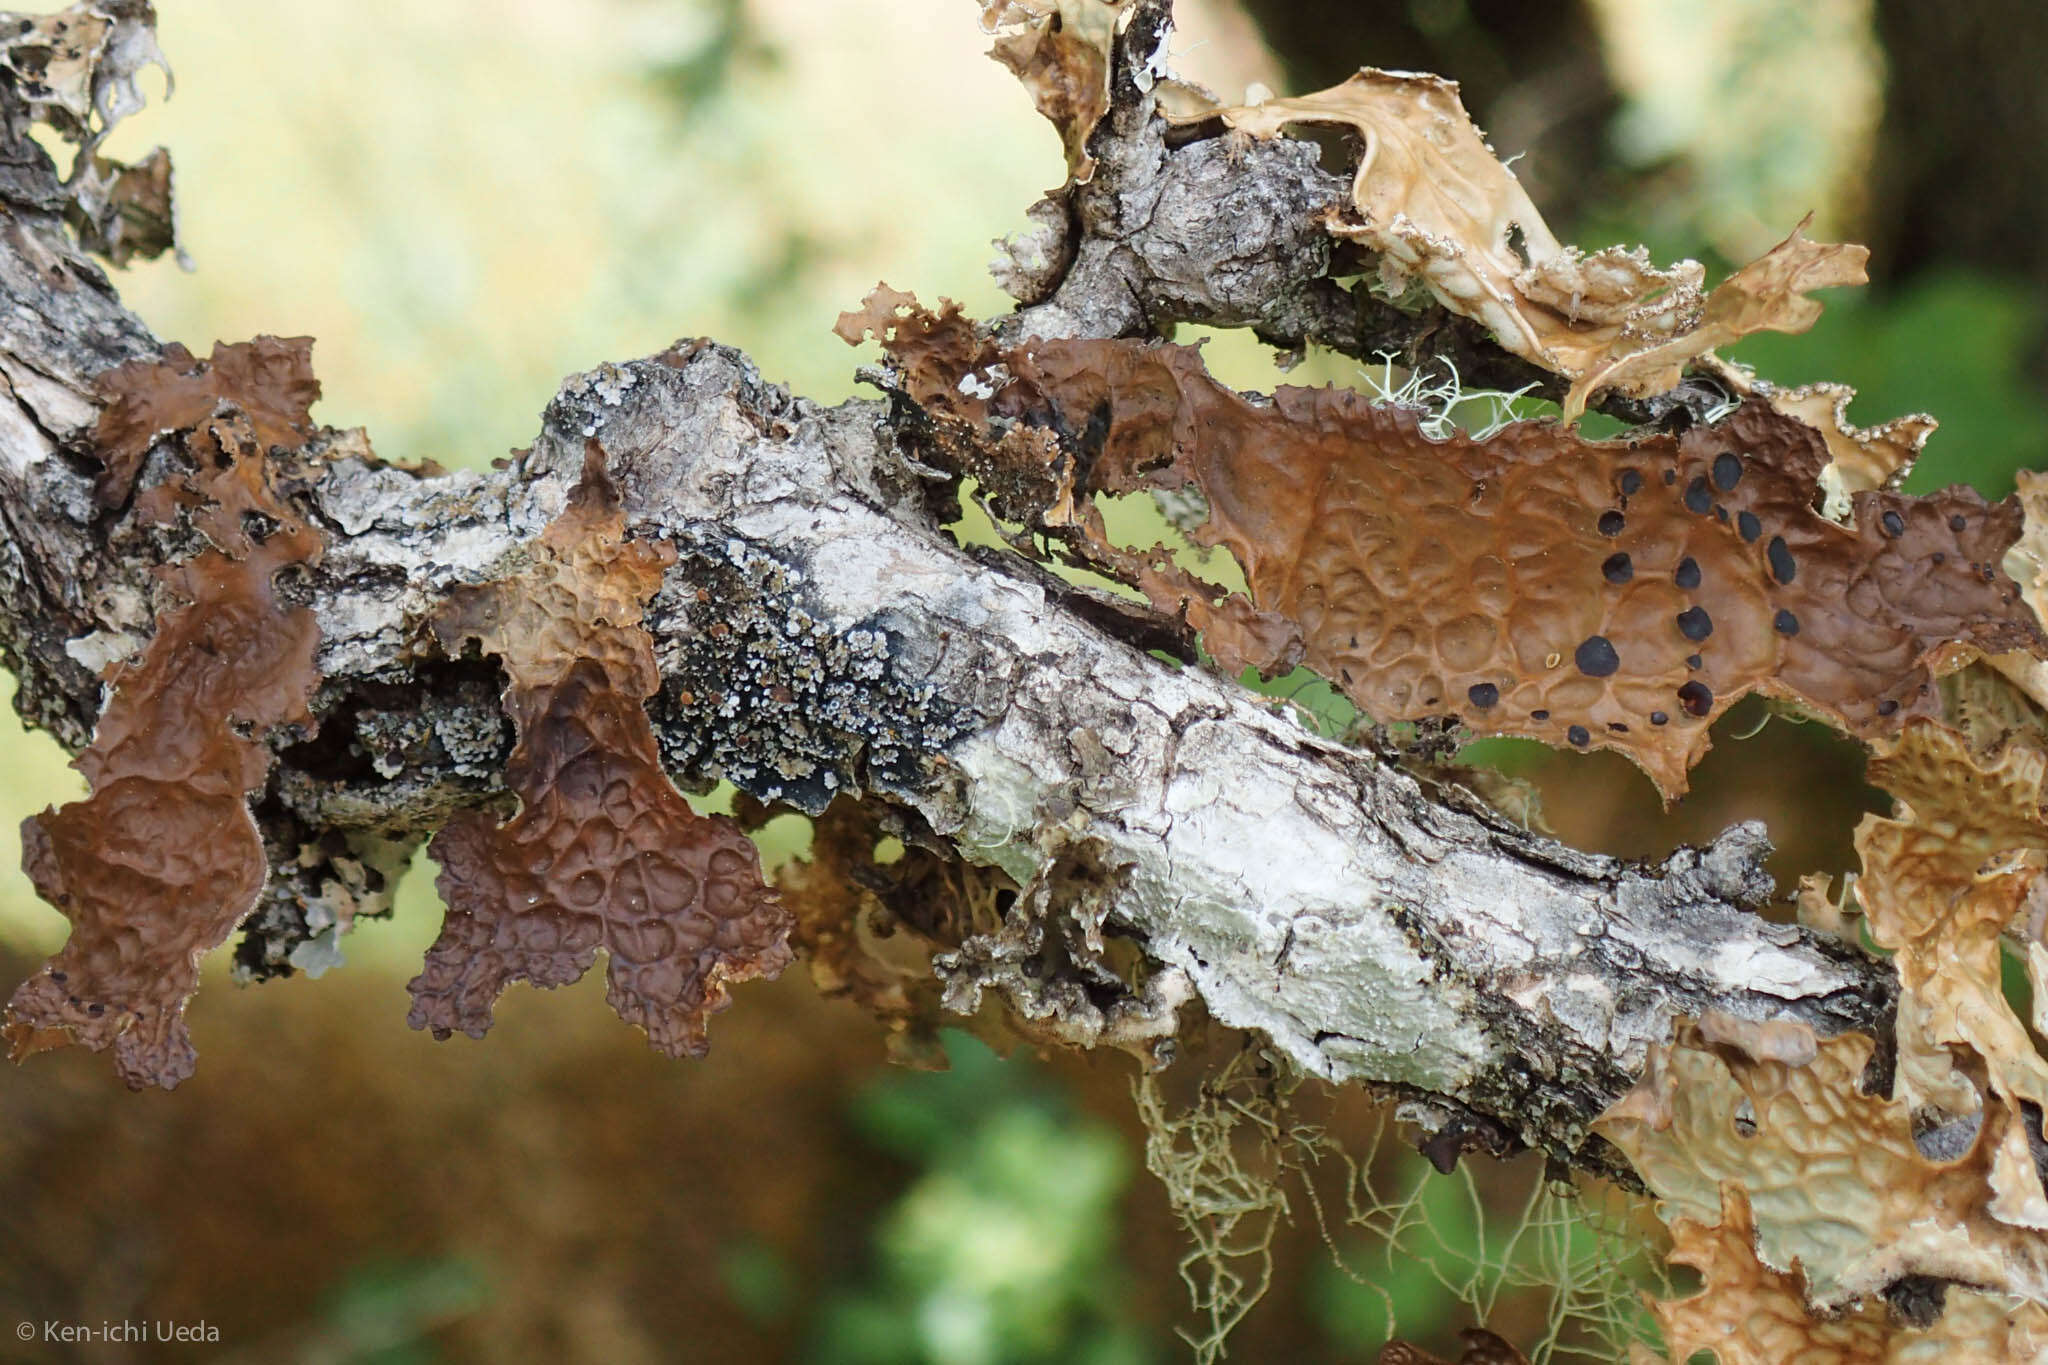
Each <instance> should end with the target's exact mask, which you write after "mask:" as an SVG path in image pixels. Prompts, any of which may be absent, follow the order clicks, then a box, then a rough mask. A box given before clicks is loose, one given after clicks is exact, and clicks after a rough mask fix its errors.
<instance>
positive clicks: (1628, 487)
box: [1621, 469, 1643, 498]
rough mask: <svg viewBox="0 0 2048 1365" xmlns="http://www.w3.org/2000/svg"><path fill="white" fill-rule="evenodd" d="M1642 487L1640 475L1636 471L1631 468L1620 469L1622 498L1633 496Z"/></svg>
mask: <svg viewBox="0 0 2048 1365" xmlns="http://www.w3.org/2000/svg"><path fill="white" fill-rule="evenodd" d="M1642 488H1643V476H1642V475H1640V474H1638V473H1636V471H1635V470H1633V469H1624V470H1622V471H1621V495H1622V496H1623V497H1624V498H1632V497H1634V496H1635V495H1636V494H1637V493H1640V492H1641V491H1642Z"/></svg>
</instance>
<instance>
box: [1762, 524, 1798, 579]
mask: <svg viewBox="0 0 2048 1365" xmlns="http://www.w3.org/2000/svg"><path fill="white" fill-rule="evenodd" d="M1764 557H1765V558H1767V559H1769V560H1770V561H1771V577H1773V578H1775V579H1777V580H1778V581H1779V582H1780V583H1790V582H1791V581H1792V580H1793V579H1794V578H1797V577H1798V576H1799V563H1798V561H1797V560H1795V559H1793V558H1792V550H1791V547H1790V546H1788V545H1786V544H1785V537H1783V536H1772V537H1771V543H1770V544H1769V545H1768V546H1766V547H1765V548H1764Z"/></svg>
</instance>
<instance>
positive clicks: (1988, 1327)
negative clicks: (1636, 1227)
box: [1650, 1183, 2048, 1365]
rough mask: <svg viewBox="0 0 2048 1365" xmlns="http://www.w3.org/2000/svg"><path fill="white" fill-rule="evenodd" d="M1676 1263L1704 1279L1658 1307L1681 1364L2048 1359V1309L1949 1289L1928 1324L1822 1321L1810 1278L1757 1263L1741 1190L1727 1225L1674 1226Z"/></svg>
mask: <svg viewBox="0 0 2048 1365" xmlns="http://www.w3.org/2000/svg"><path fill="white" fill-rule="evenodd" d="M1671 1234H1672V1239H1673V1243H1674V1245H1673V1248H1672V1252H1671V1261H1672V1263H1673V1264H1675V1265H1684V1266H1691V1267H1692V1268H1693V1269H1695V1270H1697V1271H1699V1272H1700V1276H1701V1278H1702V1280H1703V1281H1704V1284H1703V1285H1702V1287H1701V1289H1700V1292H1699V1293H1697V1294H1695V1295H1693V1296H1692V1297H1690V1298H1686V1299H1677V1300H1664V1301H1659V1300H1652V1301H1651V1304H1650V1308H1651V1311H1652V1312H1654V1313H1655V1314H1656V1316H1657V1322H1658V1325H1659V1326H1660V1327H1661V1328H1662V1329H1663V1332H1664V1338H1665V1344H1666V1346H1667V1348H1668V1350H1669V1352H1670V1357H1671V1359H1672V1360H1674V1361H1685V1360H1690V1359H1692V1358H1693V1356H1694V1354H1695V1353H1696V1352H1699V1351H1712V1352H1713V1353H1714V1358H1715V1359H1716V1360H1717V1361H1718V1362H1719V1365H1785V1362H1788V1361H1792V1362H1798V1363H1799V1365H1913V1363H1917V1365H1936V1362H1941V1361H1978V1360H1981V1361H1985V1362H1987V1365H1989V1362H1994V1361H2038V1360H2040V1359H2042V1356H2043V1353H2044V1352H2048V1312H2044V1311H2043V1310H2042V1308H2041V1306H2040V1305H2039V1304H2032V1303H2029V1304H2020V1305H2013V1304H2009V1303H2007V1302H2004V1301H2001V1300H2000V1299H1999V1298H1997V1297H1995V1296H1992V1295H1988V1294H1979V1293H1973V1292H1971V1291H1970V1290H1968V1289H1966V1288H1964V1287H1962V1286H1960V1285H1952V1286H1946V1287H1945V1290H1944V1292H1943V1293H1942V1294H1941V1296H1940V1299H1939V1301H1938V1306H1939V1311H1940V1316H1939V1317H1938V1318H1937V1319H1936V1320H1935V1321H1934V1322H1933V1324H1931V1325H1928V1326H1915V1325H1913V1324H1912V1323H1909V1322H1903V1321H1900V1320H1899V1318H1898V1317H1897V1316H1896V1315H1895V1314H1894V1313H1893V1312H1892V1311H1891V1310H1890V1309H1889V1308H1888V1307H1887V1306H1886V1305H1885V1304H1884V1303H1882V1302H1881V1301H1878V1300H1869V1301H1866V1302H1863V1303H1859V1304H1856V1305H1854V1306H1852V1307H1850V1308H1849V1309H1847V1310H1846V1311H1844V1312H1842V1313H1839V1314H1835V1315H1829V1316H1817V1315H1815V1314H1814V1313H1812V1312H1811V1311H1809V1309H1808V1308H1807V1305H1806V1285H1805V1277H1804V1276H1803V1275H1801V1274H1800V1273H1799V1272H1798V1271H1797V1270H1796V1269H1795V1270H1791V1271H1783V1270H1773V1269H1772V1268H1771V1267H1769V1266H1767V1265H1765V1264H1764V1263H1763V1262H1761V1261H1759V1260H1758V1259H1757V1256H1756V1222H1755V1219H1754V1218H1753V1217H1752V1216H1751V1213H1750V1208H1749V1201H1748V1200H1747V1199H1746V1198H1745V1197H1744V1196H1743V1193H1742V1188H1741V1186H1739V1185H1736V1184H1732V1183H1731V1184H1728V1185H1725V1186H1723V1187H1722V1191H1721V1220H1720V1222H1719V1223H1718V1224H1708V1223H1703V1222H1700V1221H1698V1220H1696V1219H1693V1218H1679V1219H1677V1220H1675V1221H1674V1222H1673V1223H1672V1225H1671Z"/></svg>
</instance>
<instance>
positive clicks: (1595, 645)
mask: <svg viewBox="0 0 2048 1365" xmlns="http://www.w3.org/2000/svg"><path fill="white" fill-rule="evenodd" d="M1572 662H1574V663H1576V664H1577V665H1578V666H1579V672H1581V673H1583V674H1585V675H1586V676H1587V677H1589V678H1605V677H1608V676H1609V675H1611V674H1612V673H1613V672H1614V671H1615V670H1616V669H1617V668H1620V667H1621V656H1620V655H1619V654H1616V653H1615V652H1614V643H1613V641H1611V640H1609V639H1608V638H1607V637H1606V636H1605V635H1588V636H1587V637H1586V638H1585V639H1584V640H1583V641H1581V642H1580V644H1579V647H1578V648H1577V649H1576V650H1574V651H1573V652H1572Z"/></svg>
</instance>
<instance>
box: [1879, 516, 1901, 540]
mask: <svg viewBox="0 0 2048 1365" xmlns="http://www.w3.org/2000/svg"><path fill="white" fill-rule="evenodd" d="M1877 524H1878V525H1879V526H1882V527H1883V528H1884V533H1885V534H1886V535H1888V536H1891V537H1893V538H1897V537H1899V536H1902V535H1904V534H1906V519H1905V518H1904V517H1902V516H1900V515H1899V514H1898V513H1897V512H1892V511H1887V512H1886V513H1885V514H1884V515H1883V516H1881V517H1879V518H1878V519H1877Z"/></svg>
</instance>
